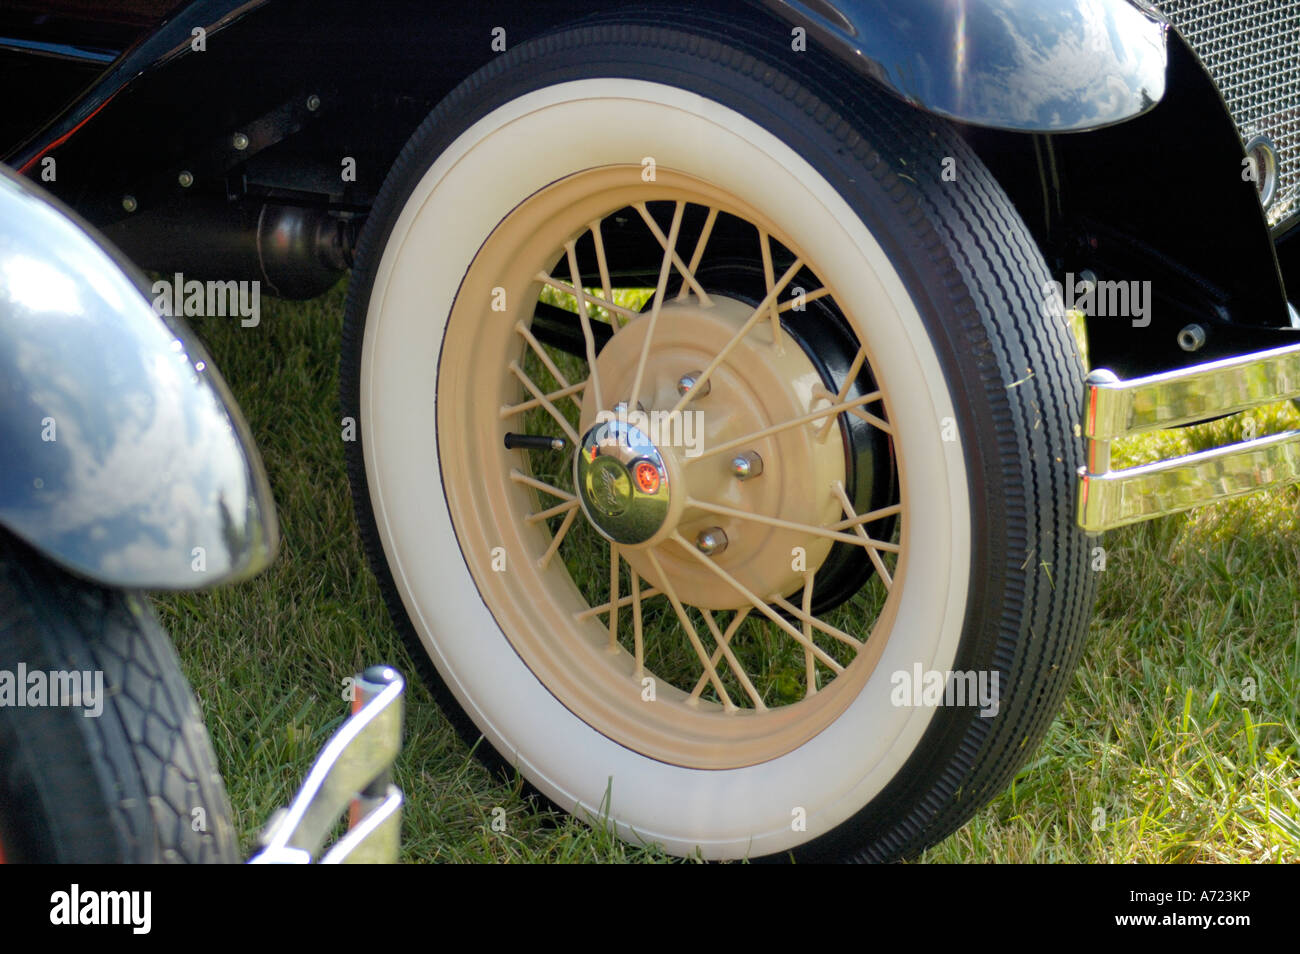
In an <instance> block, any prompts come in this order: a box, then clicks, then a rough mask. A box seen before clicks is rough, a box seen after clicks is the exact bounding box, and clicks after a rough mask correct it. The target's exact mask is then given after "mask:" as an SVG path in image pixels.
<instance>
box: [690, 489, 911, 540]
mask: <svg viewBox="0 0 1300 954" xmlns="http://www.w3.org/2000/svg"><path fill="white" fill-rule="evenodd" d="M686 506H687V507H696V508H698V509H700V510H703V511H705V512H707V513H716V514H717V515H718V516H720V517H731V518H732V519H733V520H747V521H749V522H750V523H761V524H764V525H766V526H769V527H777V528H779V529H781V530H794V531H795V532H796V533H806V534H808V535H809V536H814V537H825V538H826V539H828V540H836V541H838V542H840V543H848V544H851V545H853V546H857V545H858V544H860V543H861V542H862V541H861V539H860V538H858V537H855V536H854V535H853V534H851V533H843V532H842V531H839V530H831V529H830V528H828V527H819V526H817V525H816V524H811V523H798V522H796V521H794V520H782V519H781V518H780V517H769V516H768V515H767V514H763V513H754V512H753V511H751V510H737V509H736V508H735V507H725V506H723V505H722V504H715V503H709V502H708V501H707V500H696V499H695V498H694V497H688V498H687V500H686ZM882 546H893V544H882Z"/></svg>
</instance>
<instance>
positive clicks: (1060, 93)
mask: <svg viewBox="0 0 1300 954" xmlns="http://www.w3.org/2000/svg"><path fill="white" fill-rule="evenodd" d="M605 6H606V5H602V4H593V3H582V2H572V0H564V2H552V0H541V2H534V3H529V4H527V5H524V6H519V5H516V4H503V3H484V4H474V5H472V6H467V5H462V4H428V3H416V2H389V3H382V4H375V5H371V6H367V7H366V8H365V9H364V10H362V9H360V8H358V7H357V6H356V5H355V4H349V3H343V2H338V0H326V2H313V3H306V2H300V0H251V2H242V3H241V2H238V0H195V2H190V3H180V4H177V3H172V2H168V0H131V2H127V3H121V4H115V5H113V7H112V8H111V9H109V10H107V11H105V10H101V9H99V8H98V5H95V4H89V3H82V2H78V0H53V2H35V0H20V2H17V3H12V4H9V5H8V6H7V8H6V10H5V11H4V12H3V13H0V70H2V71H3V73H4V76H5V78H6V83H5V86H6V88H8V89H10V90H21V93H20V95H17V96H15V97H12V98H11V100H10V106H9V108H8V109H7V110H6V111H5V116H4V118H3V120H2V121H0V137H3V138H0V155H2V156H3V157H4V161H5V162H6V163H8V164H10V165H12V166H14V167H15V168H17V169H19V170H21V171H22V172H23V173H25V174H26V175H29V176H31V177H33V178H36V179H39V180H41V181H42V182H43V184H44V186H45V187H46V188H47V189H49V190H50V191H52V192H53V193H54V194H55V195H57V196H58V197H60V198H61V199H63V200H64V201H65V202H67V203H69V204H70V205H72V206H73V207H74V208H75V209H77V210H78V211H79V212H80V213H81V214H82V215H83V216H85V217H86V218H87V219H89V220H90V221H91V222H92V223H93V224H95V225H97V226H99V227H101V228H103V229H105V231H106V233H107V234H108V236H109V237H110V238H111V239H112V240H113V241H115V242H116V243H117V244H119V245H120V246H121V247H122V248H123V249H124V250H125V251H126V252H127V253H128V255H130V256H132V257H133V258H135V259H136V260H137V261H138V262H139V263H140V264H141V265H143V266H145V267H148V268H156V269H158V270H160V271H164V272H170V271H173V270H183V271H185V272H186V273H187V274H195V275H198V276H199V277H203V276H202V275H201V274H200V273H201V272H202V271H203V270H205V269H206V270H208V271H211V272H218V273H220V274H221V275H222V276H223V277H232V276H246V277H250V278H260V279H262V280H263V281H264V283H265V284H266V285H267V287H268V288H269V289H270V290H272V291H275V292H278V293H279V294H281V295H283V296H286V297H311V296H312V295H314V294H316V293H318V292H320V291H321V290H323V288H324V287H328V285H329V284H332V282H333V281H334V280H335V279H336V278H337V276H338V275H339V274H340V273H341V271H342V270H343V269H344V268H345V267H346V266H347V265H348V264H349V262H350V255H351V242H352V237H353V236H354V234H355V231H356V227H357V223H358V221H359V220H360V219H362V218H363V217H364V215H365V213H366V211H367V210H368V208H369V207H370V205H371V204H372V202H373V200H374V197H375V194H376V193H377V191H378V189H379V186H380V184H381V183H382V181H383V177H384V175H385V173H386V171H387V170H388V168H389V167H390V166H391V164H392V161H393V159H394V158H395V156H396V155H397V152H398V151H399V150H400V148H401V145H402V144H403V142H405V140H406V139H407V137H408V136H409V135H410V133H411V131H412V130H413V129H414V127H415V126H416V125H417V124H418V122H419V121H420V119H421V118H423V117H424V116H425V115H426V114H427V113H428V112H429V110H430V109H431V108H432V106H433V105H434V104H436V103H437V102H438V100H439V99H440V98H441V97H442V96H443V95H445V93H446V92H447V91H448V90H450V89H451V88H452V87H453V86H455V85H456V84H457V83H458V82H459V81H460V80H461V79H462V78H464V77H465V76H466V75H468V74H469V73H470V72H472V71H473V70H474V69H476V68H478V67H479V66H481V65H483V64H484V63H485V62H487V61H489V60H490V59H491V58H492V57H493V56H494V55H497V52H498V51H499V47H500V45H501V44H502V43H516V42H519V41H522V40H523V39H526V38H527V37H529V36H533V35H536V34H538V33H540V32H543V31H545V30H547V29H550V28H553V27H555V26H557V25H560V24H564V23H569V22H572V21H575V20H581V19H583V18H586V17H593V16H599V15H600V14H601V11H602V9H604V8H605ZM669 6H670V8H671V7H672V5H669ZM1178 6H1180V7H1187V6H1189V5H1188V4H1185V3H1184V4H1178ZM1190 6H1198V7H1214V6H1215V4H1205V3H1202V4H1199V5H1198V4H1192V5H1190ZM1218 6H1224V5H1223V4H1219V5H1218ZM635 9H636V8H628V7H622V8H621V12H623V13H626V12H627V11H628V10H635ZM677 15H679V16H682V17H691V18H696V19H701V20H708V21H710V22H711V23H712V24H714V26H715V28H716V29H719V30H721V31H722V32H725V31H726V30H727V29H729V28H731V27H729V26H728V25H729V24H734V25H735V26H736V28H740V27H741V25H743V26H744V28H746V29H763V30H773V31H780V32H782V33H788V34H791V35H793V36H794V37H795V42H793V43H792V44H791V45H792V46H797V44H798V42H799V40H800V39H802V42H804V43H805V44H806V45H807V48H808V49H809V50H811V51H813V52H814V53H815V54H819V55H828V56H831V57H834V58H836V59H837V60H839V61H841V62H842V63H843V64H845V66H846V67H847V68H848V69H849V70H850V71H851V73H852V75H854V76H856V77H858V78H860V81H861V82H863V83H868V84H877V85H880V86H883V87H884V88H886V89H888V90H890V91H891V92H892V93H894V94H896V95H898V96H900V97H901V98H903V99H905V100H907V101H908V102H910V103H913V104H914V105H916V106H917V107H918V108H921V109H924V110H928V111H931V112H934V113H937V114H939V115H942V116H945V117H949V118H951V119H954V120H957V121H959V122H960V123H961V124H962V128H963V129H964V130H965V131H966V135H967V136H968V137H969V139H970V141H971V142H972V143H973V144H974V145H975V146H976V148H977V149H978V150H979V152H980V155H981V158H983V159H984V160H985V161H986V162H987V163H988V164H989V165H990V167H991V168H992V169H993V170H994V171H995V173H996V174H997V175H998V176H999V180H1000V182H1001V183H1002V185H1003V187H1004V188H1006V189H1007V191H1008V192H1009V194H1010V195H1011V196H1012V198H1013V199H1014V200H1015V201H1016V203H1017V205H1018V207H1019V208H1020V210H1021V213H1022V215H1023V216H1024V218H1025V221H1026V222H1027V223H1028V224H1029V225H1030V227H1031V228H1032V229H1034V230H1035V233H1036V237H1037V238H1038V239H1039V241H1040V245H1041V247H1042V249H1043V251H1044V254H1045V257H1046V258H1047V261H1048V264H1049V266H1051V267H1052V268H1053V269H1054V270H1058V271H1060V272H1062V273H1064V272H1070V271H1075V272H1079V271H1082V270H1083V269H1084V268H1093V269H1094V270H1100V269H1098V268H1097V266H1098V264H1101V265H1102V266H1103V267H1104V269H1105V271H1106V272H1107V276H1106V277H1114V278H1117V279H1123V278H1125V277H1126V276H1128V275H1137V274H1141V275H1143V276H1144V277H1149V276H1151V275H1152V274H1159V275H1161V276H1170V280H1169V281H1167V282H1159V283H1157V288H1158V289H1163V290H1164V291H1166V292H1169V294H1165V295H1164V296H1163V300H1161V301H1160V302H1158V306H1157V307H1156V308H1155V309H1154V313H1155V322H1156V325H1157V328H1158V329H1159V330H1160V331H1161V333H1160V334H1158V335H1145V336H1143V338H1142V340H1141V342H1140V343H1135V342H1134V341H1133V340H1132V336H1131V335H1127V334H1125V333H1124V332H1122V331H1119V330H1117V329H1116V328H1114V327H1113V326H1112V325H1106V324H1105V323H1094V324H1093V327H1090V329H1089V330H1090V336H1091V347H1092V356H1093V359H1094V364H1103V365H1105V366H1107V367H1110V368H1112V369H1114V370H1116V371H1117V372H1119V373H1120V374H1121V375H1126V376H1132V375H1135V374H1143V373H1151V372H1155V371H1159V370H1166V369H1169V368H1173V367H1179V366H1185V365H1187V364H1191V363H1194V362H1195V361H1201V360H1206V359H1208V358H1214V357H1224V356H1228V355H1234V354H1241V353H1243V352H1245V351H1248V350H1251V349H1252V348H1259V347H1269V346H1278V345H1282V344H1286V343H1289V342H1291V340H1292V338H1293V329H1291V327H1290V320H1289V316H1288V310H1287V306H1286V295H1285V293H1284V286H1283V282H1282V278H1281V274H1280V270H1279V262H1280V263H1281V264H1282V265H1283V266H1284V267H1286V268H1289V269H1294V267H1295V261H1296V259H1297V258H1298V257H1300V256H1297V253H1296V252H1295V250H1294V248H1295V245H1296V241H1295V239H1294V238H1292V237H1291V236H1293V235H1294V234H1295V231H1294V229H1289V228H1288V225H1290V224H1292V223H1294V218H1291V219H1289V220H1283V219H1281V218H1279V219H1277V220H1276V221H1274V222H1273V230H1272V233H1270V228H1269V224H1268V223H1267V222H1266V220H1265V216H1264V214H1263V212H1262V211H1261V209H1260V204H1259V202H1258V201H1257V196H1256V191H1255V189H1254V185H1253V184H1252V183H1251V182H1249V181H1243V177H1242V176H1241V175H1240V172H1241V170H1242V162H1243V160H1245V158H1246V156H1245V153H1244V151H1243V137H1242V132H1243V131H1242V130H1239V129H1238V127H1237V125H1236V124H1235V123H1234V118H1233V114H1232V113H1231V112H1230V111H1229V109H1228V108H1227V106H1226V105H1225V103H1224V101H1223V98H1222V96H1221V95H1220V92H1219V90H1218V89H1216V86H1215V84H1214V81H1213V79H1212V78H1211V76H1210V75H1209V74H1208V73H1207V71H1206V69H1205V67H1204V64H1203V63H1202V62H1201V61H1199V60H1198V59H1197V56H1196V54H1195V53H1194V52H1193V51H1192V49H1191V47H1190V46H1189V45H1188V44H1187V42H1185V40H1184V39H1183V38H1182V37H1181V36H1180V35H1179V34H1178V33H1177V32H1174V31H1171V30H1169V29H1167V26H1166V21H1165V19H1164V18H1163V17H1162V15H1161V14H1160V13H1159V11H1157V10H1156V9H1155V8H1154V7H1152V6H1150V5H1148V4H1145V3H1134V2H1130V0H1034V2H1030V3H1015V4H1011V3H1002V2H996V0H980V2H970V3H960V4H958V3H951V2H947V0H917V2H910V3H906V4H903V3H893V2H888V0H836V2H835V3H831V2H826V0H818V2H810V3H797V2H784V0H761V2H760V0H750V2H719V0H715V2H712V3H708V4H702V5H693V6H692V7H691V8H690V10H689V11H687V10H686V9H685V8H684V7H683V8H681V9H680V11H679V12H678V13H677ZM1189 15H1190V14H1189ZM1199 15H1200V14H1199V13H1198V16H1199ZM1288 16H1292V15H1290V14H1287V13H1285V12H1283V13H1281V14H1278V15H1277V18H1280V19H1279V24H1280V26H1281V27H1284V26H1285V25H1286V23H1287V22H1290V21H1288V20H1287V19H1286V18H1287V17H1288ZM503 24H504V25H503ZM507 26H508V29H507ZM800 34H803V36H802V37H800ZM1269 37H1274V39H1272V40H1270V39H1269ZM1252 42H1254V43H1255V44H1256V45H1257V46H1259V48H1260V49H1261V50H1265V51H1267V47H1268V44H1269V43H1273V45H1275V46H1278V47H1279V49H1278V51H1277V52H1278V55H1285V53H1286V50H1285V49H1284V48H1283V47H1284V46H1285V42H1286V41H1285V39H1284V36H1283V37H1278V36H1277V35H1276V32H1275V31H1274V32H1266V33H1264V34H1262V36H1261V37H1260V38H1257V39H1256V40H1253V41H1252ZM494 47H496V48H497V49H494ZM1261 81H1262V80H1261ZM1287 82H1289V83H1290V84H1291V85H1292V86H1294V80H1286V79H1285V78H1279V79H1278V80H1277V82H1276V84H1275V86H1276V87H1277V88H1276V89H1274V90H1273V91H1272V92H1273V93H1274V94H1275V95H1276V97H1278V98H1279V102H1280V103H1281V105H1282V106H1285V107H1289V108H1290V110H1291V111H1292V112H1293V111H1294V109H1295V108H1296V106H1297V104H1296V103H1295V102H1294V97H1295V91H1294V90H1292V89H1289V88H1283V87H1282V86H1281V84H1283V83H1287ZM1267 92H1269V91H1268V90H1264V91H1262V92H1261V91H1255V92H1252V93H1251V94H1250V97H1251V98H1250V102H1252V103H1255V102H1257V101H1259V100H1260V98H1261V96H1262V95H1263V93H1267ZM845 95H850V96H851V95H852V90H851V89H846V90H845ZM1243 95H1244V94H1243ZM1284 95H1285V97H1289V98H1288V99H1285V101H1283V99H1282V98H1283V96H1284ZM1257 112H1258V111H1257ZM1251 121H1252V122H1255V121H1258V124H1259V125H1260V126H1261V130H1260V131H1268V128H1272V129H1273V131H1274V132H1275V134H1276V135H1275V138H1276V139H1278V140H1279V141H1280V142H1282V145H1283V146H1284V147H1285V148H1284V149H1283V150H1282V157H1283V160H1284V168H1283V169H1282V170H1281V171H1280V179H1281V182H1282V183H1283V187H1284V188H1283V190H1282V191H1283V192H1284V193H1285V194H1284V195H1282V196H1280V199H1281V200H1282V201H1283V202H1284V203H1285V202H1291V203H1294V199H1295V189H1296V182H1297V178H1298V177H1297V174H1296V170H1295V169H1294V168H1293V167H1294V165H1295V163H1296V147H1295V144H1294V141H1293V140H1294V139H1295V136H1296V125H1295V117H1294V115H1291V114H1290V113H1283V114H1277V115H1272V114H1269V113H1267V112H1264V113H1262V114H1261V115H1258V116H1255V117H1252V120H1251ZM1085 133H1086V134H1085ZM342 163H349V164H350V166H351V168H352V170H353V172H354V174H353V175H352V176H341V175H340V172H339V169H340V165H341V164H342ZM183 183H191V184H190V185H184V184H183ZM1193 197H1194V200H1193ZM127 208H130V209H131V211H129V212H128V211H127ZM268 211H269V213H270V214H269V215H268ZM196 224H201V226H202V227H201V228H197V229H196V228H194V227H193V226H195V225H196ZM259 230H260V233H259ZM1225 235H1231V236H1232V241H1230V242H1225V241H1224V240H1223V237H1224V236H1225ZM1292 284H1293V285H1295V284H1300V279H1293V281H1292ZM1158 294H1161V292H1160V291H1158ZM1293 297H1294V296H1293ZM1193 320H1195V321H1197V322H1200V323H1201V324H1202V326H1203V327H1205V328H1206V330H1207V332H1208V334H1207V341H1206V343H1205V344H1204V346H1203V347H1202V348H1201V349H1200V350H1199V351H1198V352H1197V353H1196V354H1194V355H1192V354H1189V353H1187V352H1185V351H1183V350H1181V349H1180V348H1179V347H1178V345H1177V343H1176V336H1177V333H1178V331H1179V330H1180V329H1181V328H1183V327H1184V326H1185V325H1186V324H1187V323H1188V322H1189V321H1193ZM1139 344H1140V346H1139Z"/></svg>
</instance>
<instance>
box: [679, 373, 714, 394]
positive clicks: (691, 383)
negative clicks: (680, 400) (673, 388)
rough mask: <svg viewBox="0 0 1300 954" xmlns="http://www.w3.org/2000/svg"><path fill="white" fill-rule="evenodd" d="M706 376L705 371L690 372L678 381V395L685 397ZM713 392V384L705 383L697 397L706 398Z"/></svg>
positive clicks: (697, 392) (710, 382)
mask: <svg viewBox="0 0 1300 954" xmlns="http://www.w3.org/2000/svg"><path fill="white" fill-rule="evenodd" d="M703 376H704V372H703V371H688V372H686V373H685V374H683V375H682V376H681V378H679V379H678V381H677V393H678V394H681V395H685V394H686V392H687V391H689V390H690V389H691V388H693V387H695V382H696V381H698V380H699V379H700V378H702V377H703ZM712 390H713V382H712V381H705V382H704V384H703V385H701V387H700V389H699V390H698V391H696V392H695V396H696V397H704V396H706V395H707V394H708V393H709V392H710V391H712Z"/></svg>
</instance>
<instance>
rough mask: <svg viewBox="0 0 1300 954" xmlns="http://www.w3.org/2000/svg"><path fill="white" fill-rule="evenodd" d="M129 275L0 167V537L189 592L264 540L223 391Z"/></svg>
mask: <svg viewBox="0 0 1300 954" xmlns="http://www.w3.org/2000/svg"><path fill="white" fill-rule="evenodd" d="M143 282H144V277H143V276H142V275H139V274H138V273H137V272H135V270H134V267H132V266H130V265H129V264H127V263H125V262H124V261H123V260H120V259H117V258H116V257H115V256H114V255H113V253H112V252H111V251H110V250H108V249H106V248H105V247H103V246H102V245H100V244H99V242H97V241H96V239H95V238H94V237H92V236H91V235H90V234H89V233H87V232H86V231H85V230H84V227H83V226H82V224H81V223H79V222H77V221H74V219H72V218H70V217H69V216H68V215H67V213H66V210H62V209H60V208H58V207H56V205H55V204H54V203H52V202H50V201H48V200H47V199H46V198H45V197H44V196H42V195H41V194H40V193H39V191H38V190H37V189H36V188H35V187H34V186H32V185H31V184H30V183H28V182H26V181H24V180H23V179H21V178H20V177H18V176H15V175H14V174H12V173H10V172H8V171H7V170H4V169H0V528H3V530H4V531H7V532H8V533H11V534H13V535H14V536H16V537H18V538H20V539H21V540H23V541H25V542H26V543H27V544H29V545H31V546H32V547H34V548H35V549H36V550H37V551H39V552H40V553H42V554H43V555H45V556H46V557H48V558H50V559H51V560H53V561H55V562H57V563H59V564H61V565H62V566H64V567H65V568H67V569H69V570H71V571H73V572H74V573H77V574H79V575H81V576H84V577H87V578H89V579H92V580H95V581H97V582H99V583H103V584H106V585H110V586H118V587H125V588H130V589H195V588H199V587H203V586H207V585H210V584H213V583H220V582H224V581H227V580H235V579H242V578H244V577H246V576H249V575H251V574H253V573H256V572H258V571H259V570H261V569H262V568H263V567H265V566H266V565H267V564H268V563H269V562H270V561H271V559H272V558H273V556H274V554H275V550H276V547H277V545H278V540H279V531H278V529H277V523H276V517H275V506H274V503H273V501H272V499H271V491H270V487H269V486H268V484H267V480H266V475H265V473H264V472H263V470H262V464H261V461H260V459H259V458H258V457H257V454H256V452H255V451H254V450H253V444H252V441H251V439H250V438H249V437H248V434H247V428H246V425H245V424H244V422H243V420H242V418H241V416H240V414H239V412H238V410H237V409H236V408H235V405H234V402H233V401H232V400H231V399H230V396H229V393H228V392H227V390H226V387H225V384H224V382H222V380H221V378H220V376H219V375H218V374H217V372H216V369H215V368H214V367H213V366H212V362H211V359H209V358H208V357H207V354H206V353H205V352H204V350H203V348H202V346H201V345H199V344H198V342H197V341H196V340H195V339H194V338H193V336H192V335H191V333H190V332H189V331H188V329H186V328H185V327H184V324H183V323H182V322H180V321H178V320H174V319H168V318H164V317H162V316H161V315H159V314H157V313H156V311H155V308H154V307H153V306H152V305H151V303H150V300H149V299H148V298H146V294H145V293H144V291H143V289H144V288H145V287H148V286H143V285H142V284H141V283H143Z"/></svg>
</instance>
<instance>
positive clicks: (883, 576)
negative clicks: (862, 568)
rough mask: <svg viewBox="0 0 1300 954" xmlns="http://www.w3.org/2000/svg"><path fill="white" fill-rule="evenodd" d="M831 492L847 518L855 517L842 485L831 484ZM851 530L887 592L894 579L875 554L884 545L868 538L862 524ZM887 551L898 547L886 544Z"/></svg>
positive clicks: (895, 551) (884, 547)
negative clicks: (858, 539) (863, 548)
mask: <svg viewBox="0 0 1300 954" xmlns="http://www.w3.org/2000/svg"><path fill="white" fill-rule="evenodd" d="M831 490H832V491H833V492H834V494H835V496H837V497H839V499H840V506H841V507H843V508H844V512H845V513H846V514H847V515H848V516H849V518H850V519H852V518H854V517H856V516H857V514H855V513H854V512H853V502H852V501H851V500H849V495H848V494H847V493H845V492H844V485H843V484H842V483H840V482H839V481H838V480H837V481H835V482H834V483H833V484H831ZM853 529H854V530H856V531H857V532H858V536H859V537H860V538H861V540H862V543H863V545H864V546H866V548H867V556H869V557H870V558H871V563H872V565H873V566H874V567H875V568H876V573H878V574H879V575H880V582H882V583H884V584H885V591H886V592H888V591H889V588H890V587H892V586H893V585H894V578H893V577H892V576H891V575H890V573H889V569H888V568H887V567H886V566H885V561H884V560H882V559H880V554H879V553H877V552H876V551H877V550H884V549H886V548H887V547H886V545H885V544H882V543H881V542H880V541H879V540H873V539H872V538H871V537H869V536H868V535H867V531H866V530H864V529H863V528H862V524H860V523H855V524H853ZM888 549H891V550H892V551H893V552H894V553H898V552H900V551H899V547H898V546H897V545H896V544H892V543H891V544H888Z"/></svg>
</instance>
